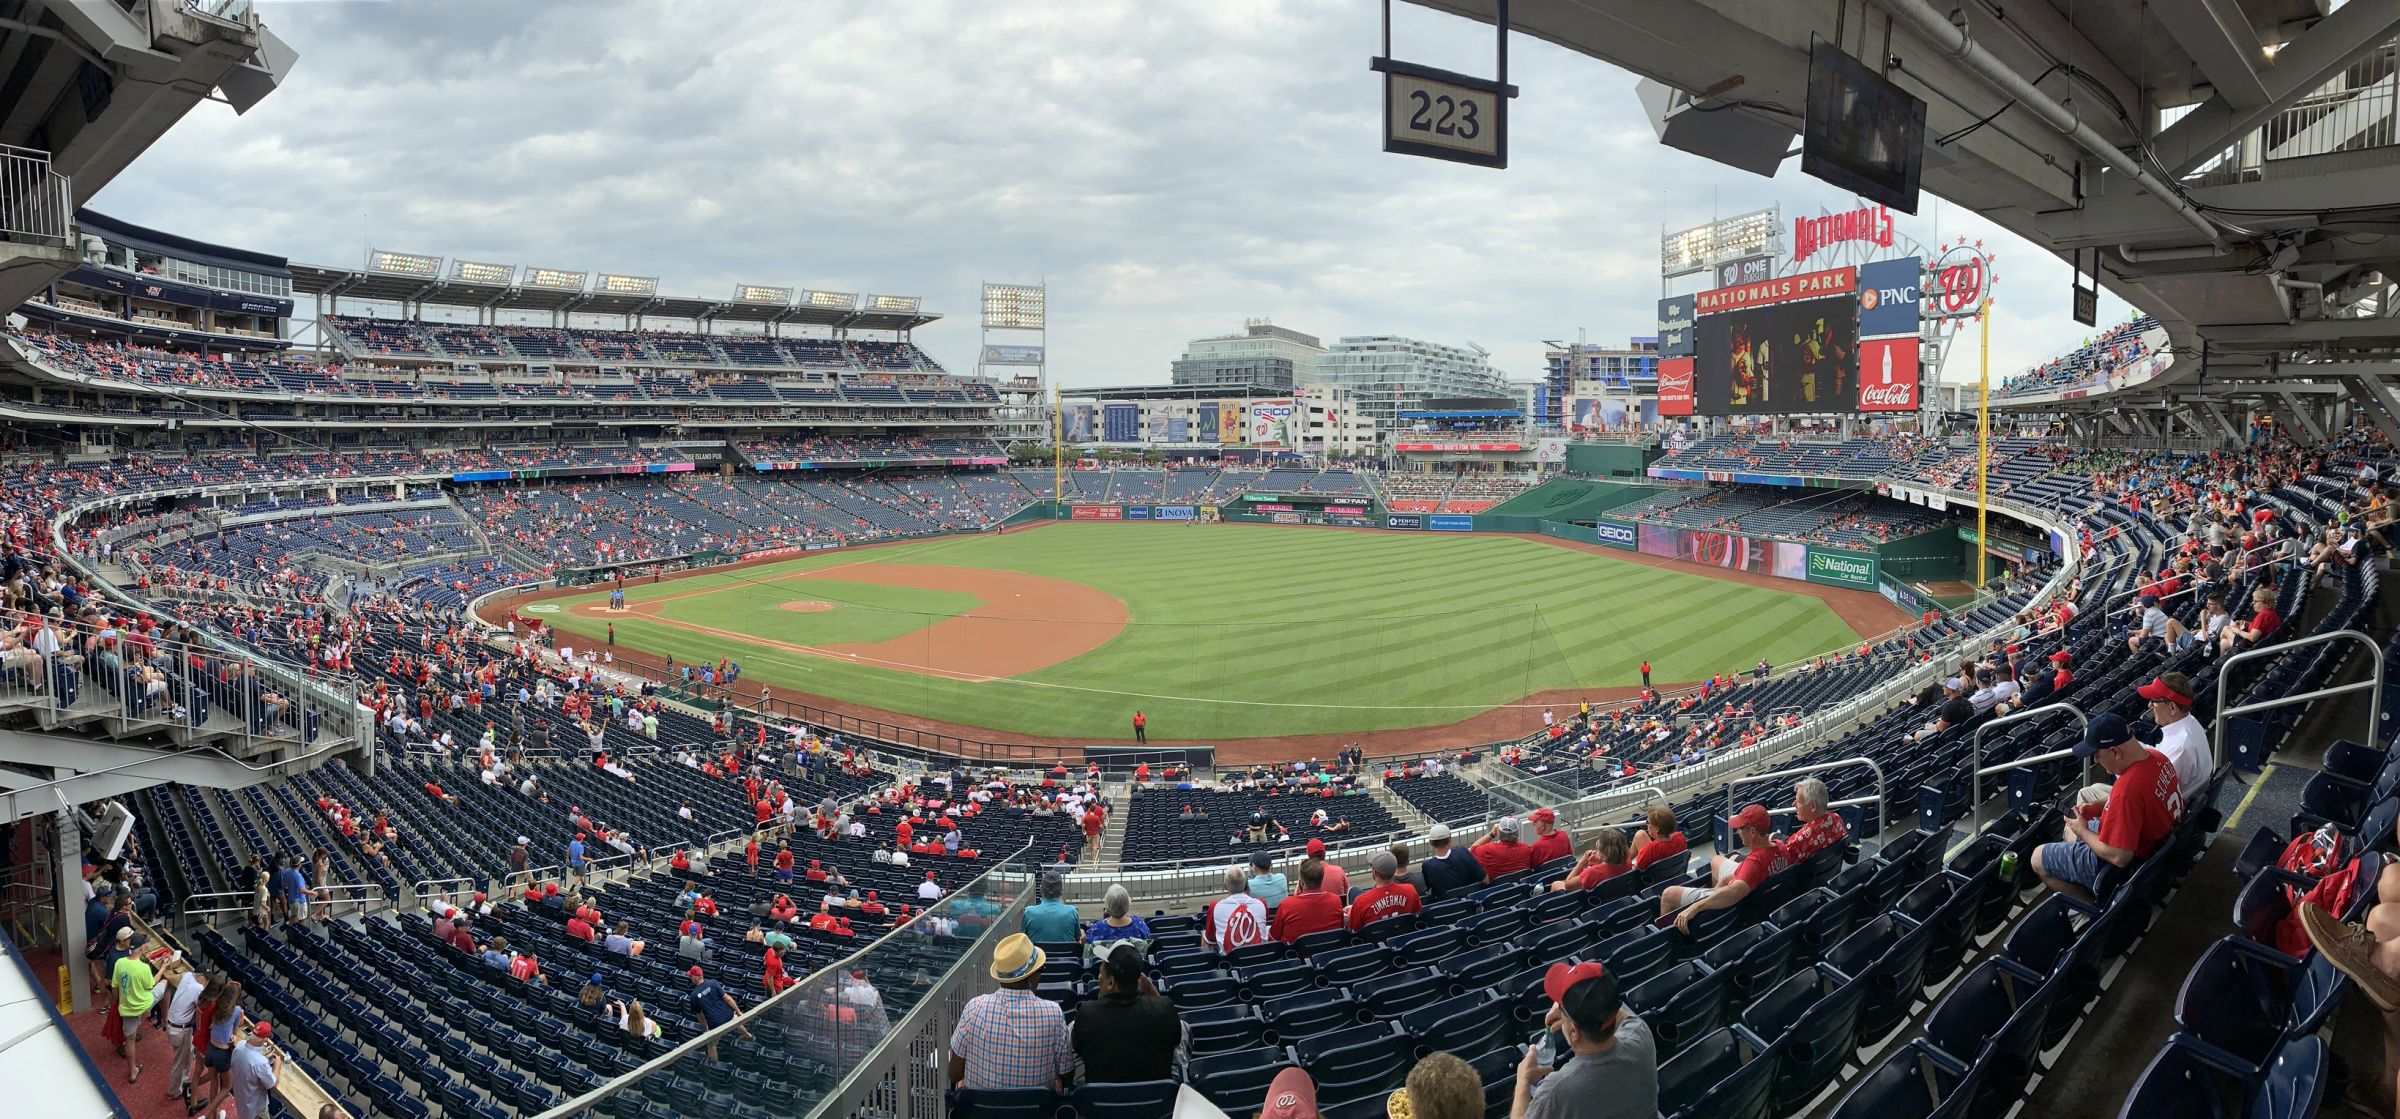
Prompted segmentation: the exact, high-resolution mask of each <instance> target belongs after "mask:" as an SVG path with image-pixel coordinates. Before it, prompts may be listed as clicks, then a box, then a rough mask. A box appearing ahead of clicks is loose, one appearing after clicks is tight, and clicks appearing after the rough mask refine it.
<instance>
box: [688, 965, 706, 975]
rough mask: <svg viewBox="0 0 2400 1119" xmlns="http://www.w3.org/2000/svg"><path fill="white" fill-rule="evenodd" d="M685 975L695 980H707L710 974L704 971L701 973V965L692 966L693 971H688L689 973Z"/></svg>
mask: <svg viewBox="0 0 2400 1119" xmlns="http://www.w3.org/2000/svg"><path fill="white" fill-rule="evenodd" d="M684 974H685V975H688V976H691V977H692V978H694V979H705V978H707V976H708V973H707V972H704V971H701V970H700V965H699V964H693V965H692V968H691V970H690V971H687V972H684Z"/></svg>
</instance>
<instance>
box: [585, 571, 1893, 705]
mask: <svg viewBox="0 0 2400 1119" xmlns="http://www.w3.org/2000/svg"><path fill="white" fill-rule="evenodd" d="M886 563H906V564H939V565H947V566H960V567H989V568H999V569H1003V570H1012V571H1024V572H1029V573H1033V574H1039V575H1045V576H1049V577H1052V578H1059V579H1067V580H1072V581H1076V582H1081V583H1085V584H1088V585H1090V586H1093V587H1095V588H1098V589H1100V590H1102V591H1105V592H1107V593H1109V594H1111V595H1114V596H1116V597H1117V598H1118V599H1119V600H1121V601H1122V602H1124V603H1125V605H1126V607H1127V609H1128V610H1129V611H1131V612H1132V616H1133V618H1134V619H1135V624H1134V625H1132V626H1130V627H1128V628H1127V629H1126V630H1125V631H1124V632H1123V633H1121V634H1120V635H1119V636H1118V637H1117V638H1116V639H1115V640H1113V641H1111V642H1110V643H1109V644H1108V645H1106V646H1104V647H1102V648H1101V649H1099V650H1096V651H1094V652H1092V653H1089V654H1086V655H1085V656H1083V657H1080V658H1077V659H1075V660H1072V661H1068V662H1065V663H1062V664H1059V665H1054V666H1052V667H1051V668H1048V669H1045V670H1043V671H1042V672H1040V673H1036V674H1034V675H1033V676H1032V677H1030V678H1028V679H1027V680H1021V681H997V682H989V683H966V682H959V681H949V680H936V679H932V678H928V677H922V676H917V675H915V674H910V673H902V672H894V671H889V670H883V669H876V668H871V667H866V666H863V665H860V664H857V663H855V662H850V661H846V660H845V661H838V662H837V661H831V660H824V659H821V658H816V657H808V656H795V655H793V654H787V653H775V652H771V651H768V650H765V649H764V648H762V647H750V648H749V649H748V650H747V651H748V652H749V653H750V655H748V656H744V655H742V653H743V652H744V651H745V650H735V649H726V648H723V646H724V645H725V643H723V642H717V641H714V640H712V639H708V638H704V637H700V636H698V635H693V634H689V633H681V632H678V631H674V630H671V629H667V628H665V627H657V628H655V629H654V628H651V627H649V626H647V625H646V624H645V623H641V622H639V621H633V620H620V624H619V626H618V635H619V639H620V641H623V642H625V643H627V644H634V645H639V646H640V647H642V648H645V649H650V650H654V651H662V650H663V651H670V652H673V653H675V655H676V657H677V659H678V660H684V661H690V660H697V659H700V658H702V657H705V658H706V659H709V660H714V659H715V658H716V656H718V655H720V654H725V653H730V654H731V655H733V656H735V659H738V660H741V661H743V662H744V664H745V666H748V667H749V671H750V675H751V676H753V677H754V678H756V679H760V680H762V681H765V682H767V683H769V684H770V685H773V686H775V687H777V688H778V690H782V689H784V688H791V689H794V690H804V691H810V692H816V693H819V694H825V695H831V696H834V697H836V698H841V699H849V700H854V701H857V702H861V703H866V704H871V705H874V706H879V707H884V708H889V709H893V710H900V711H907V712H911V713H916V714H923V715H928V716H932V717H937V718H942V719H948V720H952V721H957V722H964V723H970V724H974V725H979V726H987V727H993V728H996V729H997V730H999V731H1000V734H999V735H998V736H999V737H1006V733H1007V732H1009V731H1016V732H1021V733H1025V734H1038V735H1049V736H1059V737H1073V738H1092V739H1094V740H1108V739H1118V738H1123V737H1126V736H1127V734H1128V731H1127V726H1126V720H1127V719H1128V718H1129V716H1130V715H1131V712H1132V709H1133V708H1134V707H1136V706H1139V707H1141V708H1142V709H1143V710H1144V711H1145V712H1146V713H1147V714H1148V715H1149V716H1150V720H1151V727H1152V730H1153V733H1154V734H1156V735H1158V736H1162V737H1178V738H1202V739H1207V738H1231V737H1252V736H1260V735H1275V734H1300V733H1316V732H1344V731H1366V730H1381V729H1391V728H1397V727H1406V726H1416V725H1423V724H1426V723H1438V722H1448V721H1452V720H1454V719H1457V718H1461V717H1464V716H1465V715H1467V714H1471V713H1472V712H1474V711H1477V710H1481V709H1483V708H1487V707H1490V706H1492V705H1494V704H1498V703H1505V702H1509V701H1511V700H1514V699H1516V698H1518V697H1520V696H1522V695H1524V694H1525V693H1527V692H1529V691H1536V690H1551V689H1567V688H1575V687H1606V686H1611V685H1623V684H1631V683H1638V682H1639V674H1638V672H1636V671H1635V669H1636V666H1637V665H1638V664H1639V663H1640V661H1641V660H1642V659H1643V658H1645V657H1647V658H1648V659H1650V660H1651V661H1652V662H1654V664H1655V666H1656V668H1657V670H1658V673H1657V675H1658V676H1659V678H1660V679H1661V680H1675V679H1686V678H1696V677H1698V676H1701V675H1706V674H1707V673H1709V672H1716V671H1723V670H1726V669H1730V668H1747V667H1748V666H1749V665H1751V664H1754V663H1756V661H1757V659H1758V657H1759V656H1760V655H1762V654H1764V655H1768V656H1770V657H1772V658H1774V659H1776V660H1777V661H1778V662H1779V663H1780V662H1782V661H1784V660H1786V659H1788V658H1791V657H1797V656H1801V655H1805V654H1813V653H1815V652H1819V651H1822V650H1826V649H1832V648H1838V647H1841V646H1842V645H1843V644H1845V643H1846V642H1847V641H1848V640H1850V638H1851V634H1850V631H1849V629H1848V627H1847V626H1844V625H1842V624H1841V622H1840V621H1839V619H1837V618H1835V617H1834V616H1833V614H1832V612H1831V611H1830V610H1828V609H1826V608H1825V607H1824V606H1823V604H1822V603H1819V602H1818V601H1817V600H1815V599H1814V598H1813V597H1809V596H1806V595H1801V594H1794V593H1788V592H1782V591H1776V590H1770V589H1765V588H1757V587H1749V586H1744V585H1739V584H1731V583H1725V582H1721V581H1718V580H1714V579H1709V578H1705V577H1700V576H1694V575H1688V574H1685V573H1682V572H1676V571H1667V570H1664V569H1661V568H1657V567H1654V566H1652V565H1649V564H1646V563H1642V562H1638V561H1634V560H1630V559H1617V558H1615V557H1611V556H1607V555H1602V554H1594V553H1586V552H1580V551H1576V550H1571V549H1564V548H1558V547H1555V546H1552V545H1549V544H1544V543H1540V542H1536V541H1526V540H1518V539H1513V538H1505V537H1475V536H1470V535H1434V534H1425V535H1406V534H1367V533H1346V532H1310V531H1307V530H1303V529H1293V528H1286V527H1279V526H1246V525H1245V526H1235V525H1215V526H1206V527H1192V526H1183V525H1086V524H1062V525H1056V526H1052V527H1048V528H1044V529H1043V530H1041V531H1040V532H1034V533H1022V534H1012V535H1008V536H1002V537H990V536H979V537H969V538H958V539H954V540H950V541H930V542H926V543H922V544H915V545H908V546H904V547H899V548H888V549H877V550H875V551H872V552H862V553H854V554H847V555H845V554H843V553H838V552H836V553H826V554H824V555H818V556H806V557H800V558H798V559H796V560H794V561H791V562H788V563H785V564H777V565H774V566H771V567H762V568H755V569H750V570H747V571H743V572H740V573H734V574H727V575H714V576H706V577H702V578H700V579H694V580H688V581H684V582H680V583H671V584H661V585H658V586H657V587H655V588H653V587H650V586H649V585H636V586H629V587H628V588H627V591H628V597H629V599H630V600H631V601H633V602H635V603H637V604H638V603H640V602H642V601H644V600H645V599H647V598H650V597H653V596H665V595H680V594H687V593H690V592H692V591H695V590H707V589H714V590H716V591H719V592H720V594H718V595H716V596H714V597H717V598H719V599H720V600H721V601H723V602H724V603H725V604H726V608H725V611H724V613H722V614H716V613H715V612H714V611H708V610H706V608H705V606H704V607H703V612H704V613H709V614H712V615H714V616H718V617H721V618H723V619H724V621H723V622H722V623H721V624H718V625H717V628H722V629H726V630H729V631H738V632H745V633H751V634H755V635H757V636H761V637H766V638H770V639H774V640H787V641H788V640H803V641H805V640H807V638H806V637H805V636H799V637H795V636H794V634H795V633H799V634H802V635H805V634H806V633H807V632H808V622H809V620H810V619H811V618H823V617H830V615H805V614H787V613H783V612H780V611H774V610H771V609H762V608H761V607H762V605H763V604H764V603H765V602H767V601H770V600H772V601H776V602H780V601H786V600H789V599H792V598H804V597H824V598H826V600H827V601H833V598H832V597H830V596H818V595H811V594H808V593H806V592H804V591H802V590H800V589H799V588H800V587H802V586H805V584H804V583H784V584H781V585H778V584H776V582H775V580H778V579H788V578H789V577H790V576H792V575H794V574H797V573H801V572H807V571H816V570H821V569H825V568H829V567H836V566H846V565H854V564H886ZM830 578H832V579H836V580H838V579H839V578H840V576H839V574H838V573H836V574H832V575H831V576H830ZM582 597H583V598H584V599H585V600H588V601H600V600H602V599H604V597H605V590H603V591H601V592H599V593H595V594H592V595H588V596H582ZM700 597H701V599H702V600H703V601H704V600H705V598H706V597H710V596H700ZM678 601H679V602H683V601H690V600H682V599H679V600H678ZM678 614H680V611H678ZM553 617H554V619H556V620H558V621H560V622H561V623H562V624H566V623H569V622H573V623H575V624H578V625H579V624H582V623H585V622H586V621H587V620H585V619H569V618H566V617H565V616H563V615H554V616H553ZM568 628H570V629H572V628H574V626H573V625H570V626H568ZM899 640H902V641H905V636H902V637H901V638H899ZM577 643H578V644H580V643H581V642H580V641H578V642H577ZM812 643H813V642H812ZM1143 696H1164V697H1169V698H1164V699H1154V698H1140V697H1143ZM1216 700H1234V701H1244V702H1233V703H1220V702H1211V701H1216ZM1420 709H1421V710H1420Z"/></svg>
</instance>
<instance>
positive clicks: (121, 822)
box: [80, 800, 133, 862]
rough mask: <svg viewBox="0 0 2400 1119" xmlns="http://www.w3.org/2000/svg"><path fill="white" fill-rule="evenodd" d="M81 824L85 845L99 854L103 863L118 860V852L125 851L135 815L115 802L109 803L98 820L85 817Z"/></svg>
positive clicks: (131, 832)
mask: <svg viewBox="0 0 2400 1119" xmlns="http://www.w3.org/2000/svg"><path fill="white" fill-rule="evenodd" d="M80 822H81V823H82V824H83V828H84V840H85V844H84V845H85V846H87V847H90V848H91V849H92V850H94V851H96V852H98V853H99V855H100V860H101V861H102V862H107V861H109V860H111V859H114V858H116V857H117V854H118V852H121V851H123V850H124V849H125V837H126V836H128V835H131V834H133V813H131V812H128V811H126V810H125V806H124V805H122V804H119V803H117V802H116V801H113V800H112V801H109V802H108V808H107V809H106V810H105V811H103V812H101V813H100V815H99V817H98V818H96V819H95V818H93V817H91V816H85V817H84V818H83V819H82V820H81V821H80Z"/></svg>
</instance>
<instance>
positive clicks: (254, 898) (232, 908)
mask: <svg viewBox="0 0 2400 1119" xmlns="http://www.w3.org/2000/svg"><path fill="white" fill-rule="evenodd" d="M227 898H238V899H240V900H241V904H239V905H224V904H219V902H220V901H221V900H222V899H227ZM202 902H207V903H209V904H206V905H203V904H200V903H202ZM257 906H258V891H256V890H225V891H221V892H217V893H208V894H187V895H185V896H184V899H183V904H182V905H181V906H180V907H178V912H180V913H181V914H182V915H183V916H186V917H216V916H221V915H223V914H226V913H243V912H247V911H249V910H251V909H254V908H257Z"/></svg>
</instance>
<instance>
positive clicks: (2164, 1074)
mask: <svg viewBox="0 0 2400 1119" xmlns="http://www.w3.org/2000/svg"><path fill="white" fill-rule="evenodd" d="M2330 1060H2331V1055H2330V1054H2329V1053H2328V1052H2327V1049H2326V1046H2325V1041H2324V1039H2322V1038H2319V1037H2316V1036H2314V1035H2311V1036H2308V1037H2302V1038H2297V1039H2294V1040H2292V1041H2290V1042H2287V1043H2286V1044H2285V1045H2284V1046H2283V1048H2282V1050H2281V1051H2279V1052H2277V1053H2276V1054H2275V1056H2274V1058H2273V1060H2272V1061H2270V1062H2269V1064H2268V1066H2267V1068H2266V1069H2265V1070H2264V1071H2263V1072H2253V1071H2252V1070H2250V1069H2247V1068H2245V1067H2243V1066H2242V1064H2241V1063H2240V1062H2238V1061H2228V1060H2226V1059H2225V1055H2224V1054H2223V1053H2222V1052H2220V1051H2218V1050H2216V1049H2214V1048H2213V1047H2211V1046H2209V1045H2208V1044H2206V1043H2204V1042H2200V1041H2197V1040H2195V1039H2193V1038H2191V1037H2190V1036H2188V1035H2185V1034H2177V1035H2176V1036H2175V1037H2174V1038H2172V1039H2170V1040H2169V1041H2168V1042H2167V1045H2166V1047H2165V1048H2163V1049H2160V1050H2159V1052H2158V1056H2157V1057H2156V1058H2154V1059H2152V1060H2151V1062H2150V1066H2149V1067H2148V1068H2146V1069H2143V1070H2142V1078H2141V1079H2140V1080H2139V1081H2136V1082H2135V1083H2134V1086H2133V1092H2132V1093H2131V1094H2130V1095H2128V1096H2126V1097H2125V1106H2124V1107H2123V1108H2122V1109H2121V1110H2119V1111H2118V1112H2117V1116H2118V1119H2313V1117H2314V1116H2315V1115H2316V1114H2317V1111H2318V1108H2319V1107H2320V1106H2321V1105H2322V1104H2323V1102H2324V1094H2325V1081H2326V1078H2327V1074H2328V1071H2329V1070H2328V1067H2327V1066H2328V1064H2329V1062H2330Z"/></svg>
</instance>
